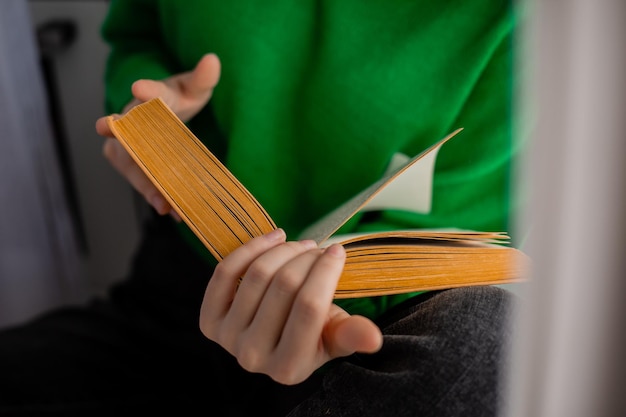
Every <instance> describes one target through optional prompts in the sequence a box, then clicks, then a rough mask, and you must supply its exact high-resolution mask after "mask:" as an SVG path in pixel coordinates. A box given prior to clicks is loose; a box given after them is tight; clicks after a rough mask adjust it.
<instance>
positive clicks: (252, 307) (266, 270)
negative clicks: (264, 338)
mask: <svg viewBox="0 0 626 417" xmlns="http://www.w3.org/2000/svg"><path fill="white" fill-rule="evenodd" d="M314 247H317V245H316V243H315V242H313V241H302V242H286V243H284V244H282V245H279V246H276V247H273V248H271V249H269V250H268V251H267V252H265V253H263V254H262V255H260V256H259V257H258V258H257V259H255V260H254V262H253V263H251V264H250V266H249V267H248V269H247V270H246V272H245V274H244V276H243V279H242V280H241V284H240V285H239V288H238V289H237V295H236V296H235V299H234V300H233V303H232V305H231V308H230V310H229V311H228V314H227V315H226V317H225V318H224V327H225V328H227V329H228V331H229V332H230V333H231V334H234V335H237V336H238V334H239V333H241V332H242V331H244V329H247V328H248V326H249V325H250V323H251V322H252V320H253V318H255V316H256V314H257V310H258V308H259V305H260V304H261V302H262V300H264V299H265V297H266V291H267V289H268V288H269V287H271V286H272V285H273V283H274V281H275V280H276V278H278V277H277V276H275V275H276V274H277V272H278V271H282V270H283V269H284V268H285V267H286V265H290V266H291V268H295V267H296V266H294V264H293V263H292V262H293V260H294V259H297V258H298V256H299V255H301V254H302V253H304V252H305V251H307V250H309V249H312V248H314ZM306 272H308V268H307V269H306V271H304V274H306ZM298 273H300V274H303V273H302V271H301V270H297V272H296V273H294V275H297V274H298ZM281 279H284V277H282V275H281ZM298 279H300V280H303V278H299V277H298V278H296V279H294V281H297V280H298ZM294 285H297V284H294ZM276 307H278V306H276ZM283 322H284V321H281V322H280V323H268V324H269V325H271V326H274V325H278V324H279V325H280V328H281V329H282V323H283ZM230 341H231V342H233V343H234V339H231V340H230Z"/></svg>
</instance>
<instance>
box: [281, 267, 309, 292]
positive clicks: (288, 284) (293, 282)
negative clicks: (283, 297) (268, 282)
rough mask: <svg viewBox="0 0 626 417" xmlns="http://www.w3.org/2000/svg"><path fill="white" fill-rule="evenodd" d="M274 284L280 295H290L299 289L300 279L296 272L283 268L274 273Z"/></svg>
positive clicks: (292, 269)
mask: <svg viewBox="0 0 626 417" xmlns="http://www.w3.org/2000/svg"><path fill="white" fill-rule="evenodd" d="M274 283H275V284H274V285H276V289H277V290H278V291H279V292H280V293H285V294H292V293H294V292H296V291H298V290H299V289H300V287H301V285H302V279H301V277H300V274H299V273H298V272H297V270H295V269H294V268H289V267H285V268H283V269H281V270H280V271H278V272H277V273H276V276H275V277H274Z"/></svg>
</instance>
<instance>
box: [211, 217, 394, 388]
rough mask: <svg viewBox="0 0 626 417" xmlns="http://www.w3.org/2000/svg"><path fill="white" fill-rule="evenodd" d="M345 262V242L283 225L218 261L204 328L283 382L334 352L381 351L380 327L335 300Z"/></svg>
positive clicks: (246, 362)
mask: <svg viewBox="0 0 626 417" xmlns="http://www.w3.org/2000/svg"><path fill="white" fill-rule="evenodd" d="M344 263H345V250H344V249H343V247H342V246H340V245H333V246H330V247H329V248H326V249H319V248H318V247H317V245H316V244H315V242H313V241H300V242H286V241H285V233H284V232H283V231H282V230H281V229H277V230H274V231H273V232H270V233H268V234H266V235H263V236H260V237H257V238H254V239H252V240H250V241H249V242H247V243H246V244H244V245H242V246H241V247H239V248H238V249H236V250H235V251H233V252H232V253H231V254H229V255H228V256H227V257H225V258H224V259H223V260H222V261H221V262H220V263H219V264H218V265H217V267H216V269H215V271H214V273H213V276H212V277H211V280H210V281H209V284H208V286H207V289H206V292H205V295H204V300H203V303H202V308H201V312H200V329H201V331H202V333H203V334H204V335H205V336H206V337H207V338H209V339H211V340H213V341H215V342H217V343H218V344H220V345H221V346H222V347H223V348H225V349H226V350H227V351H228V352H230V353H231V354H232V355H233V356H235V357H236V358H237V360H238V362H239V364H240V365H241V366H242V367H243V368H244V369H246V370H248V371H250V372H259V373H264V374H267V375H269V376H270V377H272V378H273V379H274V380H275V381H278V382H280V383H283V384H296V383H299V382H302V381H304V380H305V379H306V378H308V377H309V376H310V375H311V374H312V373H313V372H314V371H315V370H316V369H318V368H319V367H321V366H322V365H323V364H325V363H326V362H328V361H330V360H332V359H334V358H337V357H340V356H347V355H350V354H352V353H354V352H363V353H372V352H375V351H377V350H378V349H380V347H381V345H382V334H381V332H380V329H379V328H378V327H377V326H376V325H375V324H374V323H373V322H372V321H370V320H369V319H367V318H365V317H362V316H356V315H355V316H351V315H349V314H348V313H347V312H346V311H345V310H343V309H341V308H340V307H339V306H337V305H336V304H333V296H334V291H335V288H336V286H337V282H338V280H339V276H340V275H341V271H342V270H343V266H344ZM240 279H241V282H240ZM239 282H240V283H239Z"/></svg>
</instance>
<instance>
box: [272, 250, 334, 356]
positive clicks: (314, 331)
mask: <svg viewBox="0 0 626 417" xmlns="http://www.w3.org/2000/svg"><path fill="white" fill-rule="evenodd" d="M345 259H346V252H345V250H344V248H343V246H341V245H332V246H330V247H328V248H327V249H326V250H325V251H324V253H323V254H322V255H321V256H320V257H319V258H318V260H317V262H315V264H314V265H313V267H312V268H311V271H310V273H309V276H308V278H307V280H306V281H305V282H304V284H303V285H302V288H301V289H300V291H299V292H298V295H297V297H296V299H295V301H294V303H293V308H292V310H291V314H290V315H289V318H288V319H287V323H286V324H285V329H284V331H283V336H282V338H281V340H280V342H279V344H278V346H277V349H276V350H277V352H280V354H278V355H277V358H278V357H280V358H282V359H281V360H283V361H284V365H283V366H287V367H289V365H293V366H297V363H298V361H299V360H300V359H299V358H300V357H301V356H304V357H311V358H312V357H317V360H318V362H319V364H320V365H321V364H322V363H325V362H326V361H327V360H328V357H327V355H326V354H325V352H323V349H321V347H322V346H320V345H321V344H320V338H321V335H322V332H323V328H324V324H325V322H326V320H327V318H328V314H329V311H330V308H331V305H332V301H333V297H334V294H335V289H336V288H337V282H338V281H339V277H340V275H341V271H342V270H343V266H344V264H345Z"/></svg>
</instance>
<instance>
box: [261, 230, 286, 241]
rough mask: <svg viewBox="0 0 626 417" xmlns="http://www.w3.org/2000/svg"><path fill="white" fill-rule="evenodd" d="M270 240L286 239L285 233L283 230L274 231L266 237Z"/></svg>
mask: <svg viewBox="0 0 626 417" xmlns="http://www.w3.org/2000/svg"><path fill="white" fill-rule="evenodd" d="M265 237H266V238H268V239H269V240H281V239H284V238H285V231H284V230H283V229H281V228H278V229H275V230H272V231H271V232H269V233H267V234H266V235H265Z"/></svg>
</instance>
